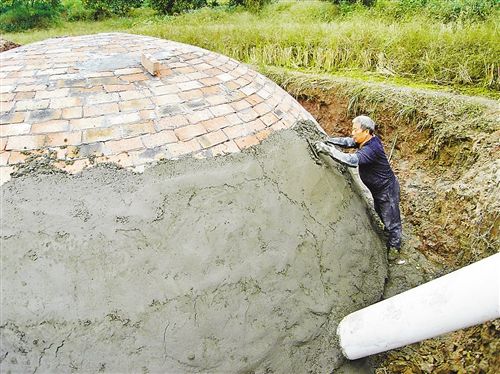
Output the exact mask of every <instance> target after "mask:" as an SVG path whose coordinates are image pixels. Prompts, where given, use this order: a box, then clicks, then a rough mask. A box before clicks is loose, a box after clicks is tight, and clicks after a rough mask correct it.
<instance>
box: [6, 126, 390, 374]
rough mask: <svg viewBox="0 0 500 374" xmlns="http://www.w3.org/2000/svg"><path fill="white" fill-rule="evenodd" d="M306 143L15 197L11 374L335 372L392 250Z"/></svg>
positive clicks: (9, 241)
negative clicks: (346, 322) (344, 336)
mask: <svg viewBox="0 0 500 374" xmlns="http://www.w3.org/2000/svg"><path fill="white" fill-rule="evenodd" d="M351 183H352V182H351V180H350V177H349V175H348V174H343V173H342V168H336V167H334V165H333V164H332V165H329V166H327V165H325V164H321V165H318V164H316V163H315V162H314V160H313V159H312V158H311V157H310V155H309V153H308V148H307V143H306V141H305V140H304V139H302V138H301V137H300V136H299V135H298V134H297V132H295V131H293V130H286V131H282V132H279V133H276V134H274V135H273V136H271V138H269V139H268V140H266V141H265V142H263V143H262V144H260V145H258V146H256V147H253V148H250V149H248V150H247V151H245V152H242V153H237V154H232V155H227V156H223V157H216V158H211V159H205V160H195V159H181V160H179V161H167V162H165V163H161V164H158V165H156V166H153V167H151V168H149V169H146V171H145V172H144V174H134V173H133V172H131V171H128V170H124V169H119V168H116V167H113V166H105V165H104V166H103V165H101V166H97V167H96V168H95V169H91V170H86V171H83V172H82V173H80V174H77V175H69V174H66V173H63V172H55V173H52V174H44V172H43V170H41V171H39V172H37V173H35V174H32V173H29V174H27V175H24V176H20V177H18V178H14V179H12V180H11V181H10V182H8V183H7V184H5V185H4V186H3V190H2V194H3V196H2V201H3V217H5V218H6V219H5V220H3V221H2V235H3V236H2V242H3V249H2V269H1V270H2V292H3V294H2V321H1V324H2V345H1V353H0V357H1V358H2V362H1V364H0V368H1V370H2V372H8V371H9V370H11V371H12V372H26V371H31V372H38V373H41V372H67V371H77V372H97V371H104V372H168V373H181V372H182V373H185V372H209V373H223V372H258V373H264V372H278V373H289V372H297V373H298V372H301V373H303V372H312V373H324V372H330V371H331V370H332V369H333V368H335V367H337V366H339V364H340V363H341V361H342V355H341V353H340V350H339V347H338V342H337V341H336V338H335V336H336V335H335V330H336V327H337V324H338V322H339V320H340V319H341V318H342V317H344V316H345V315H346V314H348V313H349V312H352V311H354V310H356V309H359V308H361V307H363V306H365V305H368V304H371V303H373V302H375V301H377V300H379V298H380V296H381V294H382V292H383V285H384V279H385V276H386V271H387V263H386V259H385V253H384V248H383V244H382V242H381V241H380V239H379V237H378V236H377V235H376V233H375V232H374V230H372V223H371V220H370V218H369V216H368V214H367V212H366V205H365V203H364V202H363V200H362V199H361V198H360V196H358V194H357V193H356V192H354V189H353V188H352V186H351Z"/></svg>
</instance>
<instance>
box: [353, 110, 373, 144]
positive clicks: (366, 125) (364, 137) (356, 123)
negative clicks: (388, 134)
mask: <svg viewBox="0 0 500 374" xmlns="http://www.w3.org/2000/svg"><path fill="white" fill-rule="evenodd" d="M373 131H375V122H373V120H372V119H371V118H370V117H368V116H357V117H356V118H354V119H353V120H352V138H353V139H354V141H355V142H356V143H357V144H364V143H366V142H367V141H368V140H370V139H371V137H372V135H373Z"/></svg>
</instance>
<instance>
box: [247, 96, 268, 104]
mask: <svg viewBox="0 0 500 374" xmlns="http://www.w3.org/2000/svg"><path fill="white" fill-rule="evenodd" d="M246 100H247V101H248V102H249V103H250V104H252V106H254V105H257V104H260V103H261V102H263V101H264V99H263V98H262V97H260V96H259V95H256V94H253V95H250V96H248V97H247V98H246Z"/></svg>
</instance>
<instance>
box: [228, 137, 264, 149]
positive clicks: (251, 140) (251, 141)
mask: <svg viewBox="0 0 500 374" xmlns="http://www.w3.org/2000/svg"><path fill="white" fill-rule="evenodd" d="M234 142H235V143H236V144H237V145H238V147H239V148H240V149H241V150H243V149H245V148H248V147H251V146H253V145H257V144H259V143H260V141H259V139H258V138H257V137H256V136H254V135H250V136H246V137H244V138H239V139H235V140H234Z"/></svg>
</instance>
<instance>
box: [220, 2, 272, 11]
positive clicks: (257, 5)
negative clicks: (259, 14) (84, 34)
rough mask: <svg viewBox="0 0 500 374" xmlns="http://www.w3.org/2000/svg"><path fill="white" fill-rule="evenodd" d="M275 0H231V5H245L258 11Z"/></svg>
mask: <svg viewBox="0 0 500 374" xmlns="http://www.w3.org/2000/svg"><path fill="white" fill-rule="evenodd" d="M272 1H273V0H229V6H238V5H240V6H243V7H245V8H247V9H249V10H251V11H257V10H260V9H262V8H263V7H264V5H266V4H269V3H271V2H272Z"/></svg>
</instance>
